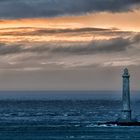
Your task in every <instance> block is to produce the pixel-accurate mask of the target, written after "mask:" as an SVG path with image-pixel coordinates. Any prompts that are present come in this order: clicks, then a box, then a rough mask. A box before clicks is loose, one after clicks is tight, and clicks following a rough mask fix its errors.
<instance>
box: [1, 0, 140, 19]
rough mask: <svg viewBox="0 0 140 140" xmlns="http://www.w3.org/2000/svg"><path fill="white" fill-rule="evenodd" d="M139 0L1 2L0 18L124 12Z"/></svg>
mask: <svg viewBox="0 0 140 140" xmlns="http://www.w3.org/2000/svg"><path fill="white" fill-rule="evenodd" d="M139 6H140V1H139V0H0V18H28V17H54V16H61V15H75V14H84V13H89V12H101V11H107V12H124V11H131V10H133V9H134V8H138V7H139Z"/></svg>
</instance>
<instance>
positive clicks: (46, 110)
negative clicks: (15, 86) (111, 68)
mask: <svg viewBox="0 0 140 140" xmlns="http://www.w3.org/2000/svg"><path fill="white" fill-rule="evenodd" d="M121 96H122V93H121V91H0V140H115V139H116V140H129V139H130V140H140V127H139V126H117V125H110V126H107V125H100V126H99V125H97V124H98V122H106V121H115V120H116V119H118V118H119V117H120V116H121V109H122V101H121ZM131 108H132V115H133V118H136V119H137V120H139V121H140V92H139V91H132V92H131Z"/></svg>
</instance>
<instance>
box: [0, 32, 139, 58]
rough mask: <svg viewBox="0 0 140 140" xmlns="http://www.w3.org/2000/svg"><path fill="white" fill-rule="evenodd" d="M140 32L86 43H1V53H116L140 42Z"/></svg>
mask: <svg viewBox="0 0 140 140" xmlns="http://www.w3.org/2000/svg"><path fill="white" fill-rule="evenodd" d="M138 38H139V34H137V35H134V36H133V37H128V38H123V37H117V38H111V39H104V40H93V41H91V42H88V43H87V42H86V43H70V42H69V43H67V44H65V42H60V43H59V44H57V43H47V42H46V43H39V44H35V43H31V44H30V45H32V46H30V45H29V46H30V47H28V46H26V45H27V44H26V43H25V44H24V43H23V44H22V43H15V44H9V45H8V44H4V43H3V44H0V55H9V54H17V53H18V54H19V53H39V54H40V53H45V52H48V53H53V54H70V55H72V54H76V55H85V54H87V55H88V54H96V53H115V52H122V51H125V50H126V49H129V48H130V47H133V45H134V44H137V43H138V42H139V39H138Z"/></svg>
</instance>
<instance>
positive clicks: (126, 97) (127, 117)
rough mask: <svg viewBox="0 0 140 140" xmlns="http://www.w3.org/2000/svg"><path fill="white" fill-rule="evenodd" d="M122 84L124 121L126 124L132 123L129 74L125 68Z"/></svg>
mask: <svg viewBox="0 0 140 140" xmlns="http://www.w3.org/2000/svg"><path fill="white" fill-rule="evenodd" d="M122 78H123V80H122V82H123V87H122V104H123V109H122V118H121V119H122V121H125V122H130V121H132V120H131V106H130V85H129V84H130V83H129V78H130V75H129V72H128V69H127V68H125V69H124V72H123V75H122Z"/></svg>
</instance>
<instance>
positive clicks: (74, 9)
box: [0, 0, 140, 90]
mask: <svg viewBox="0 0 140 140" xmlns="http://www.w3.org/2000/svg"><path fill="white" fill-rule="evenodd" d="M125 67H127V68H128V69H129V71H130V74H131V89H132V90H140V86H139V85H140V84H139V83H140V73H139V72H140V1H139V0H0V90H121V86H122V77H121V76H122V73H123V69H124V68H125Z"/></svg>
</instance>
